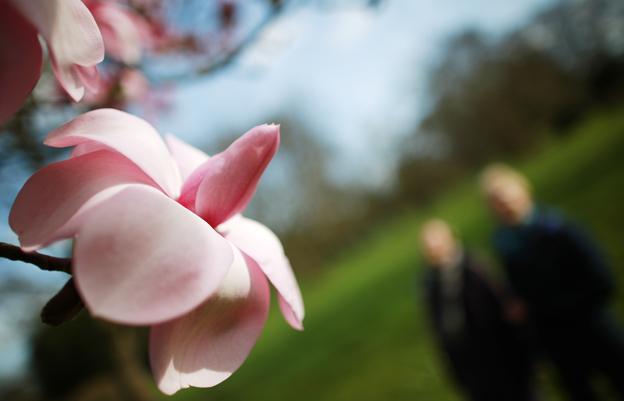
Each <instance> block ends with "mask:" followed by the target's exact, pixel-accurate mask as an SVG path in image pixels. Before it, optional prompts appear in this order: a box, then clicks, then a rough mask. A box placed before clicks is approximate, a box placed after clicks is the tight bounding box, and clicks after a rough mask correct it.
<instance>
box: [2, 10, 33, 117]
mask: <svg viewBox="0 0 624 401" xmlns="http://www.w3.org/2000/svg"><path fill="white" fill-rule="evenodd" d="M41 65H42V52H41V45H40V44H39V40H38V39H37V31H36V30H35V29H34V28H33V27H32V25H31V24H30V23H29V22H28V21H26V20H25V19H24V18H23V17H22V16H21V15H20V14H19V13H18V12H16V11H15V10H14V9H13V7H11V5H10V4H9V3H8V2H6V1H0V66H2V68H0V88H2V94H0V125H2V124H3V123H5V122H6V121H8V120H9V118H10V117H11V116H12V115H13V114H15V112H17V111H18V110H19V109H20V108H21V107H22V105H23V104H24V101H25V100H26V98H27V97H28V95H29V94H30V92H32V90H33V88H34V87H35V84H36V83H37V81H38V80H39V76H40V75H41Z"/></svg>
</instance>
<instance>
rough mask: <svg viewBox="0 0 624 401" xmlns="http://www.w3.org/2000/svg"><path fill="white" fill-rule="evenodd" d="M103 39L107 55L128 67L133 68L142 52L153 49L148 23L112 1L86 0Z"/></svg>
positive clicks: (133, 12) (152, 39) (125, 7)
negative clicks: (131, 66)
mask: <svg viewBox="0 0 624 401" xmlns="http://www.w3.org/2000/svg"><path fill="white" fill-rule="evenodd" d="M86 4H87V6H88V7H89V9H90V10H91V12H92V13H93V16H94V17H95V21H96V22H97V24H98V26H99V27H100V30H101V32H102V37H103V38H104V46H106V54H107V55H108V56H110V57H112V58H113V59H115V60H117V61H120V62H123V63H124V64H127V65H136V64H137V63H138V62H139V61H140V59H141V55H142V52H143V49H146V48H147V49H149V48H151V47H152V44H153V41H154V38H153V34H152V30H151V27H150V26H149V23H148V22H147V21H146V20H145V19H144V18H143V17H142V16H141V15H139V14H138V13H137V12H135V11H134V10H133V9H131V8H130V7H127V6H124V5H122V4H120V3H117V2H115V1H111V0H106V1H100V0H88V1H86Z"/></svg>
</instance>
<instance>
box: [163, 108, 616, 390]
mask: <svg viewBox="0 0 624 401" xmlns="http://www.w3.org/2000/svg"><path fill="white" fill-rule="evenodd" d="M623 154H624V115H622V114H621V113H618V112H617V111H616V112H611V113H605V114H601V115H597V116H594V117H593V118H591V119H588V120H587V121H585V122H584V123H583V124H581V125H579V126H578V127H577V128H576V129H574V130H573V132H569V133H568V134H567V135H565V136H563V137H561V139H558V140H556V141H555V140H553V141H552V142H551V143H548V144H545V145H544V146H543V147H542V148H541V151H539V152H537V153H535V154H533V155H532V157H531V158H530V159H529V160H525V161H520V162H519V163H517V165H518V166H519V167H520V168H521V169H522V170H523V171H524V172H526V173H527V174H528V176H529V177H530V178H531V179H532V180H533V182H534V184H535V190H536V193H537V196H538V198H539V199H540V200H542V201H544V202H547V203H553V204H556V205H558V206H560V207H561V208H562V209H563V210H564V211H565V212H566V213H567V214H569V215H571V216H573V217H574V218H575V219H577V220H579V221H581V222H582V223H583V224H585V225H586V226H587V227H588V228H589V229H590V230H591V231H592V232H593V233H594V234H595V235H596V236H597V237H598V239H599V240H600V241H601V244H602V245H603V248H604V249H605V251H607V253H608V255H609V256H610V259H611V261H612V262H613V266H614V267H615V268H616V270H617V274H618V276H619V277H620V284H624V282H622V279H624V247H622V239H623V237H624V211H623V209H624V156H622V155H623ZM432 215H435V216H440V217H443V218H446V219H448V220H449V221H451V222H452V223H453V225H455V226H456V227H457V229H458V231H459V232H460V233H461V234H462V235H463V236H464V237H465V239H466V241H467V242H468V244H469V245H470V246H471V247H473V248H476V249H477V250H479V251H480V252H482V253H483V254H485V255H487V254H488V253H489V249H488V238H489V232H490V230H491V222H490V220H489V218H488V216H487V213H486V211H485V210H484V208H483V206H482V202H481V198H480V196H479V193H478V191H477V188H476V178H475V176H472V177H469V179H467V180H466V181H465V182H464V183H462V184H461V185H459V186H457V187H456V188H454V189H453V190H451V191H449V192H448V193H446V194H445V195H444V196H442V197H440V198H439V201H437V202H435V203H433V204H432V205H430V206H429V207H428V208H424V209H419V210H413V211H410V212H407V213H405V215H403V216H401V217H400V218H397V219H395V220H393V221H388V222H387V223H386V224H384V225H382V226H380V227H378V228H375V230H374V231H373V232H372V234H368V235H367V236H365V237H363V238H362V241H361V242H360V244H359V245H358V246H357V247H354V248H352V249H350V250H347V251H345V253H344V254H343V255H342V257H341V258H340V259H339V260H336V261H335V262H334V263H332V264H331V266H328V268H327V269H326V271H327V272H328V273H327V274H325V275H323V277H321V278H319V279H318V280H316V281H315V282H313V283H306V282H303V283H301V284H302V290H303V293H304V298H305V303H306V312H307V317H306V320H305V324H306V330H305V331H304V332H303V333H298V332H295V331H293V330H290V329H289V328H288V327H287V326H286V323H284V322H283V321H282V319H281V317H280V316H279V315H278V313H277V310H276V308H274V310H273V311H272V314H271V317H270V319H269V322H268V324H267V328H266V330H265V332H264V334H263V335H262V337H261V339H260V341H259V343H258V345H257V347H256V348H255V349H254V351H253V352H252V354H251V356H250V357H249V359H248V361H247V362H246V363H245V364H244V365H243V367H242V368H241V369H240V370H239V371H238V372H237V373H236V374H234V376H233V377H232V378H231V379H229V380H228V381H226V382H225V383H223V384H221V385H220V386H218V387H216V388H214V389H210V390H186V391H182V392H181V393H179V395H177V396H176V397H174V399H176V400H219V401H235V400H236V401H242V400H244V401H263V400H267V401H269V400H270V401H278V400H280V401H281V400H284V401H290V400H297V401H306V400H310V401H320V400H323V401H338V400H343V401H353V400H358V401H368V400H370V401H384V400H393V401H399V400H427V401H443V400H456V399H458V397H457V395H456V394H455V392H454V390H453V388H452V384H451V383H449V381H448V380H447V378H446V376H445V375H444V372H443V370H442V369H441V363H440V361H439V358H438V354H437V350H436V348H435V347H434V346H433V343H432V339H431V337H430V333H429V331H428V327H427V321H426V319H425V317H424V313H423V312H424V309H423V305H422V302H421V300H420V298H421V293H420V288H419V286H418V284H419V283H418V281H417V278H418V277H419V273H420V270H421V266H420V264H419V259H418V250H417V245H416V237H417V232H418V227H419V224H420V223H421V222H422V221H423V219H425V218H427V217H430V216H432ZM620 288H621V290H620V293H619V299H618V307H619V311H620V312H622V311H624V288H622V286H620ZM274 303H275V302H274ZM620 315H623V314H622V313H620ZM550 392H552V391H550ZM547 398H548V399H556V397H555V396H553V395H550V396H548V397H547Z"/></svg>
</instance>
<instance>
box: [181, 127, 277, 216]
mask: <svg viewBox="0 0 624 401" xmlns="http://www.w3.org/2000/svg"><path fill="white" fill-rule="evenodd" d="M279 141H280V134H279V126H277V125H261V126H258V127H255V128H253V129H251V130H250V131H248V132H247V133H245V134H244V135H243V136H242V137H240V138H239V139H237V140H236V141H235V142H234V143H233V144H232V145H230V147H228V148H227V149H226V150H225V151H224V152H221V153H219V154H217V155H215V156H213V157H211V158H210V159H208V161H206V162H205V163H204V164H202V165H201V166H200V167H199V168H198V169H196V170H195V172H193V174H191V176H190V177H189V178H188V179H187V180H186V181H185V182H184V186H183V187H182V191H181V196H180V200H179V201H180V203H182V204H183V205H184V206H186V207H188V208H189V209H191V210H195V211H196V213H197V214H198V215H200V216H201V217H202V218H203V219H204V220H206V221H207V222H208V223H210V225H212V226H213V227H216V226H217V225H219V224H221V223H222V222H224V221H225V220H227V219H228V218H230V217H232V216H233V215H235V214H236V213H238V212H240V211H242V210H243V209H244V208H245V207H246V206H247V203H249V201H250V200H251V198H252V196H253V194H254V193H255V191H256V186H257V185H258V181H259V180H260V176H261V175H262V173H263V172H264V169H265V168H266V167H267V165H268V164H269V162H270V161H271V159H272V158H273V156H274V155H275V152H277V148H278V146H279Z"/></svg>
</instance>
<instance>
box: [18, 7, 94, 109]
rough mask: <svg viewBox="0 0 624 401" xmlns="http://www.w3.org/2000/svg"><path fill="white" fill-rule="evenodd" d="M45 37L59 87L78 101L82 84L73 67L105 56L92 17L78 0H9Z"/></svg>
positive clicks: (82, 93) (92, 62)
mask: <svg viewBox="0 0 624 401" xmlns="http://www.w3.org/2000/svg"><path fill="white" fill-rule="evenodd" d="M10 1H11V3H12V4H13V5H14V6H15V7H16V8H17V9H19V11H20V12H21V13H22V15H23V16H24V17H25V18H27V19H28V20H30V21H31V22H32V23H33V25H34V26H35V27H36V28H37V29H38V30H39V32H40V33H41V35H42V36H43V37H44V38H45V40H46V42H47V44H48V47H49V50H50V58H51V60H52V67H53V70H54V73H55V74H56V77H57V79H58V80H59V82H60V83H61V86H63V88H64V89H65V90H66V91H67V93H68V94H69V95H70V96H71V97H72V98H73V99H74V100H75V101H78V100H80V99H81V98H82V96H83V95H84V89H85V88H84V84H83V82H82V80H81V76H80V74H78V73H77V72H76V69H75V67H80V66H82V67H92V66H94V65H96V64H98V63H99V62H101V61H102V60H103V59H104V43H103V41H102V36H101V34H100V30H99V29H98V27H97V25H96V23H95V20H94V19H93V16H92V15H91V13H90V12H89V10H88V9H87V7H86V6H85V5H84V4H83V3H82V1H81V0H10Z"/></svg>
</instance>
